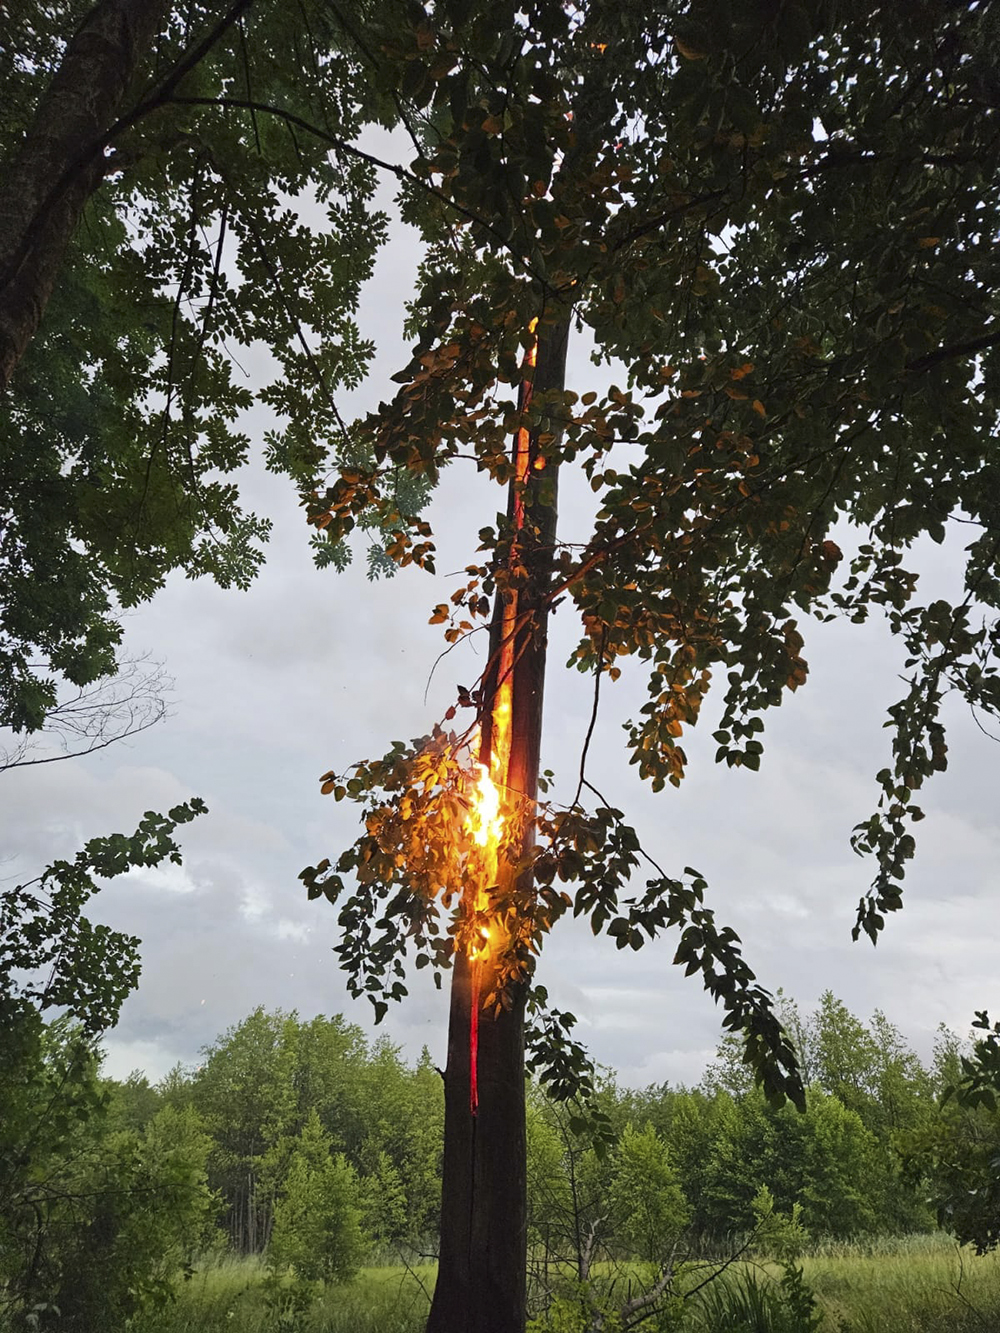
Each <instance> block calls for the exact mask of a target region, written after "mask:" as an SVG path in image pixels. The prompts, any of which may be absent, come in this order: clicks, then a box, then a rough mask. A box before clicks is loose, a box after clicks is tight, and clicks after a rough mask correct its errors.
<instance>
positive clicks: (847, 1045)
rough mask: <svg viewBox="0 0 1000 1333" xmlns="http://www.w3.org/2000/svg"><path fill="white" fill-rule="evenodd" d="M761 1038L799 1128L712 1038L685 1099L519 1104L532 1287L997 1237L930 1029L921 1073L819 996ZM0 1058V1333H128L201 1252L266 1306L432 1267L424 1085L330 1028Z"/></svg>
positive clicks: (609, 1087) (405, 1067)
mask: <svg viewBox="0 0 1000 1333" xmlns="http://www.w3.org/2000/svg"><path fill="white" fill-rule="evenodd" d="M783 1017H784V1021H785V1023H786V1026H787V1028H788V1030H789V1032H790V1033H791V1035H792V1037H793V1039H794V1042H795V1044H796V1047H797V1049H798V1052H799V1056H800V1059H801V1061H802V1066H803V1069H804V1071H805V1074H806V1078H807V1082H808V1084H809V1092H808V1097H807V1105H806V1109H805V1112H804V1113H799V1112H797V1111H795V1110H794V1109H793V1108H791V1107H788V1106H786V1107H782V1108H775V1107H773V1106H770V1105H768V1103H767V1102H766V1101H765V1099H764V1098H763V1096H762V1095H761V1093H760V1092H759V1091H758V1090H757V1089H756V1088H755V1087H754V1085H753V1082H752V1079H751V1078H750V1076H749V1075H748V1073H747V1071H746V1068H745V1066H744V1065H743V1063H742V1061H741V1059H740V1055H739V1049H738V1046H737V1044H736V1043H735V1042H734V1041H733V1042H731V1041H728V1040H727V1041H724V1042H723V1044H722V1046H721V1047H720V1050H719V1052H718V1055H717V1057H716V1059H715V1061H714V1062H713V1063H712V1065H711V1066H710V1068H709V1069H708V1070H707V1071H706V1074H705V1076H704V1077H703V1079H702V1081H701V1083H700V1084H699V1085H698V1086H697V1087H694V1088H683V1087H673V1086H670V1085H667V1084H663V1085H659V1086H653V1087H649V1088H646V1089H644V1090H641V1091H637V1090H632V1089H623V1088H620V1087H619V1086H618V1085H617V1083H616V1081H615V1079H614V1076H613V1075H612V1074H611V1073H605V1075H604V1077H603V1079H602V1080H601V1081H600V1086H599V1088H598V1091H597V1094H596V1104H595V1105H592V1106H591V1107H590V1108H587V1107H580V1106H578V1105H575V1104H572V1103H556V1102H553V1101H550V1100H549V1099H548V1098H546V1097H545V1096H544V1094H543V1093H542V1092H541V1091H540V1090H539V1089H538V1088H537V1087H531V1088H530V1089H529V1108H528V1121H527V1130H528V1149H529V1227H530V1247H531V1254H532V1261H533V1265H534V1268H535V1275H536V1279H537V1280H538V1281H539V1282H540V1283H541V1284H542V1286H543V1287H544V1286H545V1282H546V1274H548V1273H551V1272H558V1273H560V1274H565V1272H566V1271H567V1266H568V1267H569V1269H570V1270H571V1271H572V1272H574V1273H575V1274H576V1277H577V1278H578V1279H579V1280H580V1281H584V1282H585V1281H587V1280H588V1276H589V1275H590V1273H591V1270H592V1267H593V1265H594V1264H595V1262H596V1261H598V1260H600V1261H602V1262H605V1261H607V1260H615V1259H629V1260H631V1259H642V1260H649V1261H650V1262H653V1263H662V1262H663V1261H664V1258H665V1256H667V1255H671V1254H674V1253H678V1252H679V1253H683V1254H689V1255H690V1254H693V1253H715V1254H723V1253H727V1252H732V1250H733V1248H734V1247H735V1246H738V1245H739V1244H741V1243H743V1240H744V1239H745V1238H746V1237H747V1236H750V1235H754V1234H760V1235H763V1234H767V1235H770V1236H771V1237H772V1240H774V1238H775V1237H783V1239H781V1240H780V1244H781V1245H784V1246H785V1247H786V1248H790V1249H794V1250H801V1248H802V1247H803V1246H804V1245H806V1244H808V1243H809V1241H810V1240H819V1239H821V1238H827V1237H839V1238H848V1237H850V1238H856V1237H860V1236H866V1235H867V1236H872V1235H876V1234H894V1235H898V1234H901V1233H905V1232H913V1231H927V1230H931V1229H933V1228H935V1227H936V1226H937V1225H939V1224H940V1222H941V1221H943V1222H944V1223H945V1225H946V1226H948V1228H949V1229H951V1230H954V1231H956V1232H957V1234H958V1235H959V1236H960V1237H961V1238H962V1239H972V1240H978V1239H981V1237H982V1236H984V1235H993V1234H995V1229H996V1218H995V1217H994V1216H993V1213H995V1211H996V1199H995V1192H991V1190H990V1188H989V1182H990V1181H991V1180H992V1175H991V1167H990V1163H991V1162H992V1161H993V1160H995V1159H996V1157H997V1155H998V1153H1000V1117H998V1115H997V1112H996V1110H995V1109H991V1108H990V1107H989V1106H987V1105H979V1106H976V1107H969V1106H960V1105H958V1104H957V1103H956V1102H955V1101H954V1100H952V1101H950V1102H947V1103H946V1104H945V1105H944V1106H943V1107H942V1097H943V1094H944V1093H945V1091H946V1089H947V1088H948V1087H949V1086H950V1085H951V1084H952V1083H954V1082H955V1081H956V1080H957V1079H958V1077H959V1076H960V1073H961V1067H960V1060H961V1052H960V1049H959V1043H958V1042H957V1040H956V1039H955V1038H954V1037H952V1036H951V1035H950V1034H947V1033H944V1032H942V1035H941V1038H940V1040H939V1043H938V1045H937V1048H936V1050H935V1054H934V1057H933V1059H932V1061H931V1062H930V1063H929V1064H927V1065H925V1064H924V1063H922V1062H921V1061H920V1060H919V1059H918V1058H917V1056H916V1055H915V1054H914V1053H913V1051H912V1050H911V1049H910V1048H909V1047H908V1046H907V1044H906V1043H905V1041H904V1040H903V1039H902V1037H901V1035H900V1033H899V1032H898V1030H897V1029H896V1028H895V1027H894V1026H893V1025H892V1024H891V1023H890V1022H889V1020H888V1019H887V1018H886V1017H885V1016H884V1015H882V1014H878V1013H877V1014H876V1015H875V1016H874V1018H873V1019H872V1020H871V1021H870V1022H869V1023H863V1022H861V1021H860V1020H859V1019H858V1018H856V1017H855V1016H854V1015H852V1014H851V1013H850V1012H849V1011H848V1010H847V1008H846V1007H845V1006H844V1005H843V1004H842V1003H841V1002H840V1001H838V1000H837V999H835V998H834V997H833V996H832V995H829V994H827V995H825V996H824V997H823V999H822V1001H821V1003H820V1005H819V1006H818V1008H817V1009H816V1011H815V1012H814V1013H812V1014H810V1015H809V1016H807V1017H806V1018H802V1017H800V1015H799V1014H798V1012H797V1010H796V1009H795V1007H794V1005H791V1004H789V1003H787V1002H786V1003H785V1004H784V1015H783ZM12 1055H17V1058H16V1059H15V1058H8V1060H7V1062H6V1066H5V1067H6V1069H7V1071H8V1072H9V1073H16V1074H17V1076H16V1077H10V1078H7V1079H6V1080H4V1079H0V1100H2V1103H3V1105H2V1108H0V1109H2V1111H3V1115H2V1117H0V1326H2V1323H3V1313H4V1312H6V1315H7V1319H8V1322H9V1323H10V1324H11V1326H12V1327H16V1326H18V1321H19V1320H20V1323H21V1325H23V1326H24V1327H37V1328H40V1329H44V1328H47V1327H53V1328H55V1327H58V1328H60V1329H64V1330H70V1333H72V1331H73V1330H85V1329H93V1328H96V1327H123V1328H124V1327H125V1326H126V1323H127V1320H128V1318H129V1317H130V1315H131V1314H132V1313H133V1312H134V1311H135V1310H137V1309H138V1308H139V1307H140V1306H142V1305H143V1304H146V1303H149V1302H150V1301H154V1302H155V1301H156V1300H158V1299H165V1298H166V1296H167V1294H168V1293H169V1290H170V1284H171V1282H172V1280H173V1279H174V1277H175V1276H176V1274H177V1272H178V1270H179V1269H181V1268H183V1267H184V1265H186V1264H187V1265H190V1264H191V1263H192V1262H193V1261H194V1260H195V1259H196V1258H198V1257H199V1256H201V1255H204V1254H205V1253H206V1252H211V1251H213V1250H214V1251H217V1252H223V1251H229V1252H233V1253H237V1254H241V1255H261V1256H263V1257H264V1260H265V1262H266V1264H267V1265H268V1267H269V1269H270V1271H271V1273H272V1277H273V1279H274V1281H275V1282H281V1283H283V1284H284V1287H285V1289H286V1288H287V1283H288V1280H289V1278H290V1277H291V1278H292V1279H293V1280H294V1281H295V1282H298V1283H299V1284H300V1285H302V1286H303V1289H306V1288H308V1286H309V1284H315V1283H316V1282H318V1281H320V1280H326V1281H343V1280H346V1279H348V1278H350V1277H351V1276H352V1275H353V1274H354V1273H355V1272H357V1270H358V1268H359V1267H360V1265H361V1264H362V1263H363V1262H365V1261H366V1260H369V1261H370V1260H373V1259H375V1260H377V1259H383V1260H384V1259H388V1258H391V1257H392V1256H393V1255H402V1256H404V1257H407V1258H412V1257H414V1256H416V1255H432V1254H433V1253H434V1250H435V1246H436V1226H437V1210H438V1203H439V1197H440V1160H441V1150H442V1137H443V1085H442V1080H441V1076H440V1074H439V1073H438V1071H437V1070H436V1069H435V1068H434V1067H433V1065H432V1063H431V1061H430V1059H429V1057H428V1056H427V1055H426V1053H425V1054H424V1055H423V1056H422V1057H421V1059H420V1060H418V1061H417V1062H416V1063H415V1064H409V1063H407V1062H406V1061H404V1060H403V1059H402V1058H401V1056H400V1053H399V1051H398V1050H397V1049H396V1048H395V1047H393V1046H392V1045H391V1044H390V1043H389V1042H387V1041H384V1040H383V1041H376V1042H374V1043H372V1042H369V1041H367V1040H366V1039H365V1037H364V1035H363V1033H362V1032H361V1030H360V1029H359V1028H357V1027H356V1026H354V1025H352V1024H350V1023H347V1022H346V1021H345V1020H344V1019H343V1018H342V1017H340V1016H336V1017H333V1018H325V1017H316V1018H312V1019H310V1020H308V1021H304V1020H302V1019H300V1018H299V1017H298V1015H297V1014H294V1013H291V1014H288V1013H282V1012H280V1011H278V1012H273V1013H269V1012H266V1011H265V1010H263V1009H257V1010H255V1011H254V1012H253V1013H252V1014H250V1015H249V1016H248V1017H247V1018H245V1019H244V1020H243V1021H242V1022H241V1023H239V1024H238V1025H237V1026H235V1027H233V1028H231V1029H229V1030H228V1031H227V1032H226V1033H224V1034H223V1035H221V1036H220V1037H219V1038H218V1039H217V1040H216V1041H215V1042H213V1043H212V1044H211V1045H210V1046H208V1047H207V1048H205V1050H204V1051H203V1052H202V1058H201V1062H200V1063H199V1065H198V1066H197V1067H196V1068H192V1069H187V1070H184V1069H180V1068H177V1069H175V1070H173V1071H172V1072H171V1073H170V1074H169V1075H168V1076H167V1077H166V1078H165V1079H163V1080H162V1081H161V1082H159V1083H157V1084H151V1083H150V1082H149V1080H148V1079H147V1078H146V1077H145V1075H143V1074H141V1073H134V1074H133V1075H132V1076H130V1077H129V1078H128V1079H126V1080H124V1081H115V1080H111V1079H106V1078H103V1077H102V1076H101V1074H100V1069H99V1063H98V1060H97V1058H96V1056H95V1054H94V1052H93V1049H92V1047H91V1045H90V1044H89V1043H88V1042H87V1041H86V1040H85V1039H84V1038H83V1037H82V1036H81V1034H80V1032H79V1030H78V1029H74V1028H73V1027H72V1026H70V1025H69V1024H67V1023H65V1022H56V1023H54V1024H50V1025H48V1026H47V1027H45V1028H43V1029H41V1030H40V1034H39V1039H38V1046H37V1049H36V1050H34V1052H33V1053H32V1052H20V1054H17V1053H12V1052H8V1057H12ZM595 1109H596V1110H597V1111H598V1112H600V1115H598V1116H596V1117H595V1116H594V1115H593V1112H594V1110H595ZM595 1124H599V1125H600V1126H602V1127H603V1132H602V1133H601V1134H600V1135H598V1136H597V1137H595V1134H594V1132H593V1127H594V1125H595ZM990 1227H992V1228H993V1232H990V1231H989V1228H990ZM774 1243H775V1244H776V1245H777V1244H778V1243H779V1242H778V1241H775V1242H774ZM57 1312H58V1313H57ZM29 1315H30V1316H31V1320H28V1316H29ZM25 1320H28V1322H27V1323H26V1322H25Z"/></svg>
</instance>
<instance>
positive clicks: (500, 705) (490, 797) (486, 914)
mask: <svg viewBox="0 0 1000 1333" xmlns="http://www.w3.org/2000/svg"><path fill="white" fill-rule="evenodd" d="M537 325H538V321H537V319H533V320H532V321H531V323H530V324H529V326H528V328H529V331H530V332H531V333H532V334H533V335H535V336H534V337H533V338H532V341H531V346H530V347H529V349H528V351H527V353H526V354H525V358H524V369H525V372H526V374H525V377H524V379H523V380H522V383H521V395H520V403H519V408H520V411H521V413H522V416H523V415H524V414H525V413H527V411H528V408H529V407H530V405H531V391H532V379H533V378H534V377H533V375H531V372H532V371H533V369H534V367H535V364H536V362H537V357H538V337H537V334H536V329H537ZM529 376H531V378H529ZM513 452H514V494H513V505H512V518H513V526H514V533H515V541H514V544H513V546H512V550H511V560H512V561H514V560H516V559H517V553H516V546H517V534H518V533H519V532H520V531H521V529H522V528H523V527H524V521H525V512H524V501H525V494H524V492H525V489H526V487H527V483H528V478H529V476H530V472H531V464H530V459H531V436H530V434H529V431H528V429H527V427H525V426H522V427H521V428H520V429H519V430H518V432H517V434H516V435H515V437H514V450H513ZM539 461H543V460H536V466H537V465H538V462H539ZM517 627H518V605H517V586H516V583H514V584H512V586H511V587H510V588H509V589H508V590H507V594H506V596H505V599H504V604H503V611H502V615H501V623H500V643H499V645H498V648H497V661H496V686H495V689H494V693H493V706H492V709H491V713H490V733H489V734H490V754H489V765H488V766H487V765H486V764H483V763H480V764H477V768H478V770H479V776H478V777H477V778H476V779H475V784H474V787H473V791H472V796H471V800H470V808H469V817H468V829H469V832H470V833H471V835H472V838H473V841H474V842H475V843H476V845H477V846H478V847H479V848H480V849H481V853H480V855H479V856H478V857H473V858H472V860H473V861H474V862H475V861H478V864H473V865H471V866H469V867H468V869H467V873H468V874H469V883H468V885H467V888H466V893H465V911H466V914H467V917H468V918H472V919H473V920H475V921H477V922H478V923H479V924H478V925H476V926H475V927H474V930H473V932H472V934H471V936H466V939H467V941H468V942H467V944H466V952H467V955H468V959H469V971H470V978H469V980H470V997H469V1000H470V1015H469V1108H470V1110H471V1112H472V1114H473V1115H475V1114H476V1111H477V1109H478V1107H479V1009H480V1006H481V1003H482V987H483V977H484V973H485V971H486V968H487V966H489V965H490V964H491V957H490V956H491V954H495V953H496V952H497V950H498V949H499V948H500V947H501V943H502V942H501V940H500V938H499V937H500V935H501V934H502V930H501V927H500V925H499V923H498V922H497V921H496V919H495V918H494V917H493V903H492V902H491V900H490V893H489V890H490V888H491V887H492V886H494V885H495V884H496V882H497V879H498V875H499V861H500V842H501V839H502V837H503V824H504V816H503V801H502V799H501V791H503V790H505V789H506V783H507V770H508V766H509V762H510V747H511V719H512V714H513V688H512V687H513V676H514V661H515V654H514V637H515V634H516V632H517ZM477 746H478V734H477V736H476V738H475V739H474V741H473V749H475V748H477Z"/></svg>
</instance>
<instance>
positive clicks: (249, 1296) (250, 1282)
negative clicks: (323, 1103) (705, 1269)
mask: <svg viewBox="0 0 1000 1333" xmlns="http://www.w3.org/2000/svg"><path fill="white" fill-rule="evenodd" d="M802 1266H803V1268H804V1271H805V1277H806V1281H807V1282H808V1283H809V1285H810V1286H811V1287H812V1289H813V1291H814V1292H815V1294H816V1297H817V1300H818V1303H819V1306H820V1308H821V1309H822V1311H823V1315H824V1322H823V1325H822V1333H984V1330H987V1331H992V1330H1000V1256H997V1255H990V1256H987V1257H986V1258H982V1259H980V1258H978V1257H977V1256H976V1255H975V1254H973V1253H972V1252H971V1251H969V1250H963V1251H959V1249H958V1248H957V1247H956V1246H955V1245H954V1244H952V1243H949V1242H948V1241H947V1240H945V1239H944V1238H941V1237H934V1236H917V1237H909V1238H906V1239H904V1240H900V1241H896V1242H892V1241H888V1242H881V1243H879V1244H877V1245H865V1246H852V1245H839V1246H828V1247H820V1248H819V1250H818V1251H817V1252H815V1253H813V1254H812V1255H810V1256H808V1257H807V1258H805V1259H804V1260H803V1261H802ZM756 1271H757V1272H758V1274H760V1273H761V1270H760V1269H758V1270H756ZM768 1271H774V1272H777V1270H768ZM731 1276H733V1274H732V1270H731ZM734 1276H735V1281H736V1282H737V1283H738V1282H739V1280H740V1274H739V1273H736V1274H735V1275H734ZM433 1281H434V1269H433V1266H430V1265H426V1266H421V1267H419V1268H416V1269H406V1268H403V1267H385V1268H367V1269H364V1270H363V1271H362V1273H361V1274H360V1275H359V1277H358V1278H357V1279H356V1280H355V1281H354V1282H352V1283H349V1284H348V1285H347V1286H343V1287H333V1288H329V1289H328V1290H327V1291H325V1292H323V1293H322V1295H321V1296H320V1297H319V1298H318V1299H317V1300H316V1301H315V1302H314V1304H313V1305H312V1306H311V1307H310V1308H309V1309H308V1310H306V1311H302V1310H298V1311H296V1310H294V1309H287V1310H285V1311H284V1313H282V1311H281V1310H280V1309H279V1308H275V1306H274V1305H273V1303H272V1304H270V1305H269V1304H268V1302H267V1300H266V1293H265V1288H264V1269H263V1268H262V1267H261V1265H259V1264H258V1263H256V1262H254V1261H252V1260H239V1261H224V1262H222V1263H213V1264H211V1265H208V1266H206V1267H204V1268H202V1269H199V1270H198V1271H196V1273H195V1275H194V1276H193V1277H192V1278H191V1279H190V1280H189V1281H187V1282H184V1283H182V1284H180V1285H179V1287H178V1293H177V1301H176V1303H175V1304H174V1305H173V1306H171V1307H170V1308H169V1309H167V1310H164V1311H162V1312H160V1313H159V1314H156V1315H147V1316H146V1317H145V1318H144V1319H142V1320H141V1321H140V1322H137V1323H136V1324H135V1326H134V1329H135V1333H223V1330H226V1331H227V1333H286V1330H287V1331H288V1333H291V1331H292V1330H294V1333H420V1330H421V1329H422V1327H423V1321H424V1319H425V1317H426V1313H427V1306H428V1302H429V1294H430V1291H431V1289H432V1287H433ZM688 1322H689V1325H690V1328H691V1330H692V1333H695V1331H696V1330H697V1333H702V1331H703V1330H705V1329H706V1324H705V1322H704V1320H702V1319H699V1318H698V1312H697V1310H695V1309H692V1311H691V1318H690V1320H689V1321H688ZM709 1327H711V1326H709ZM772 1327H773V1326H772V1325H767V1324H757V1323H754V1324H746V1323H744V1324H730V1323H727V1324H726V1325H725V1328H726V1333H730V1330H732V1333H771V1330H772Z"/></svg>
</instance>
